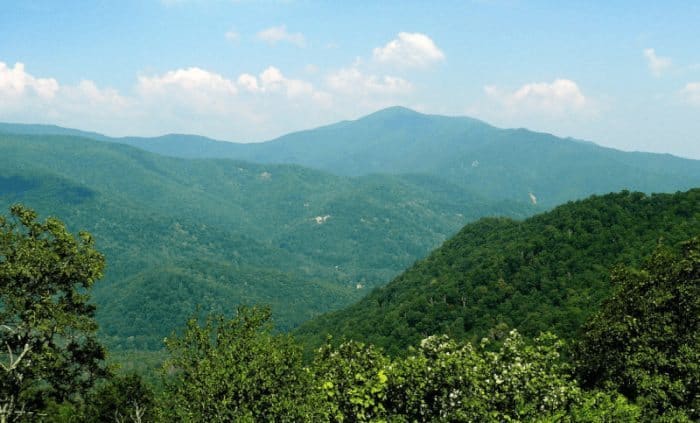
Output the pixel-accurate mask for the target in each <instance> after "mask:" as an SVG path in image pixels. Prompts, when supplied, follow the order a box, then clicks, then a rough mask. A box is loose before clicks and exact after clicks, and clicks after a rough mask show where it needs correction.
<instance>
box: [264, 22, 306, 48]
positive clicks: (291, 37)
mask: <svg viewBox="0 0 700 423" xmlns="http://www.w3.org/2000/svg"><path fill="white" fill-rule="evenodd" d="M257 36H258V39H260V40H262V41H265V42H266V43H268V44H273V45H274V44H277V43H280V42H286V43H290V44H294V45H296V46H297V47H304V46H305V45H306V39H305V38H304V34H302V33H301V32H288V31H287V27H286V26H285V25H280V26H273V27H271V28H267V29H264V30H262V31H260V32H258V35H257Z"/></svg>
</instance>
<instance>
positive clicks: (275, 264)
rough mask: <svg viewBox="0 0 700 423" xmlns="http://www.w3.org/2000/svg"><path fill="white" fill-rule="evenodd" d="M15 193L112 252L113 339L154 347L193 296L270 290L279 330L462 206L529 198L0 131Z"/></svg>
mask: <svg viewBox="0 0 700 423" xmlns="http://www.w3.org/2000/svg"><path fill="white" fill-rule="evenodd" d="M75 163H80V166H76V165H75ZM18 201H21V202H23V203H25V204H28V205H31V206H32V207H33V208H34V209H36V210H37V211H38V212H39V213H40V214H42V215H47V214H51V215H57V216H60V217H61V219H62V220H64V221H65V222H66V224H67V225H68V226H69V227H70V228H76V229H77V228H80V229H85V230H88V231H90V233H92V234H93V235H94V236H95V239H96V240H97V241H96V242H97V244H96V245H97V247H98V248H99V249H100V251H102V252H104V253H105V254H106V255H107V257H109V267H108V268H107V270H106V272H105V279H104V281H103V282H102V283H100V284H98V286H96V287H95V290H94V293H93V298H94V301H95V303H96V304H97V305H98V311H97V319H98V322H99V323H100V327H101V331H100V336H101V339H103V340H104V342H105V343H106V344H107V345H108V346H109V347H110V349H113V350H117V349H118V350H134V349H150V350H157V349H160V348H162V344H161V340H162V339H163V337H164V336H166V335H168V334H169V333H170V332H171V331H172V330H174V329H176V328H178V327H180V326H181V325H182V323H184V322H185V320H186V319H187V316H189V315H190V314H191V313H192V312H193V311H194V309H195V306H196V305H197V304H199V305H200V306H201V307H202V310H203V312H206V313H220V314H227V315H231V313H232V312H233V311H234V310H235V308H236V306H237V305H238V304H242V303H249V304H252V303H264V304H269V305H270V306H271V307H272V308H273V310H274V312H275V316H276V320H275V323H276V325H277V328H278V329H282V330H288V329H291V328H293V327H295V326H297V325H299V324H300V323H301V322H303V321H305V320H308V319H310V318H311V317H313V316H316V315H318V314H320V313H322V312H325V311H327V310H331V309H337V308H339V307H341V306H344V305H347V304H349V303H350V302H352V301H354V300H356V299H359V298H360V297H361V296H363V295H364V294H365V293H366V292H367V291H368V290H369V289H371V288H373V287H375V286H377V285H379V284H382V283H384V282H386V281H387V280H389V279H391V278H392V277H393V276H394V275H395V274H396V273H398V272H399V271H401V270H402V269H404V268H405V267H406V266H408V265H410V264H411V263H413V262H414V261H415V260H416V259H417V258H419V257H422V256H423V255H425V254H426V253H427V252H428V251H429V250H430V249H432V248H435V247H436V246H437V245H439V243H440V242H442V241H443V240H444V239H445V238H446V237H447V236H449V235H450V234H451V233H453V232H454V231H456V230H458V228H459V227H461V226H462V225H463V224H464V223H466V222H468V221H470V220H473V219H475V218H478V217H480V216H484V215H489V214H494V213H495V214H507V215H510V216H523V215H525V214H528V213H532V212H534V211H535V210H537V208H536V207H532V206H529V205H523V204H516V203H512V202H511V203H509V202H500V203H497V204H496V203H494V202H491V201H490V200H487V199H483V198H480V197H479V196H475V195H473V194H471V193H470V192H469V191H467V190H464V189H463V188H460V187H458V186H455V185H454V184H449V183H445V182H444V181H441V180H436V179H434V178H429V177H425V176H386V175H383V176H382V175H373V176H367V177H363V178H347V177H338V176H333V175H329V174H325V173H322V172H318V171H312V170H309V169H304V168H301V167H298V166H278V165H255V164H250V163H243V162H235V161H231V160H182V159H173V158H168V157H162V156H158V155H155V154H150V153H147V152H144V151H140V150H137V149H135V148H132V147H128V146H124V145H120V144H114V143H106V142H97V141H91V140H89V139H85V138H78V137H74V136H39V135H31V136H30V135H25V136H19V135H8V134H0V206H3V205H9V204H10V203H12V202H18ZM319 216H320V217H323V216H330V217H329V218H328V219H326V221H325V222H323V221H322V222H321V223H317V221H316V219H315V218H316V217H319ZM358 287H359V288H358Z"/></svg>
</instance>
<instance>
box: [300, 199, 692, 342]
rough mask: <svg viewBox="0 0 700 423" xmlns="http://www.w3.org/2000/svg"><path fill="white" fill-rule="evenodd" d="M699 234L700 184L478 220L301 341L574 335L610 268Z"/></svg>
mask: <svg viewBox="0 0 700 423" xmlns="http://www.w3.org/2000/svg"><path fill="white" fill-rule="evenodd" d="M698 233H700V189H694V190H690V191H688V192H682V193H681V192H679V193H676V194H654V195H650V196H648V195H645V194H642V193H633V192H622V193H619V194H608V195H604V196H594V197H591V198H589V199H586V200H582V201H577V202H571V203H568V204H565V205H562V206H560V207H557V208H555V209H554V210H552V211H550V212H547V213H544V214H540V215H537V216H534V217H531V218H529V219H526V220H525V221H522V222H518V221H514V220H511V219H505V218H486V219H482V220H480V221H478V222H475V223H471V224H468V225H466V226H465V227H464V228H463V229H462V230H461V231H460V232H459V233H458V234H457V235H456V236H455V237H453V238H452V239H450V240H449V241H447V242H445V244H443V246H442V247H440V248H439V249H437V250H436V251H434V252H433V253H431V254H430V255H429V256H428V257H427V258H426V259H424V260H421V261H419V262H417V263H416V264H415V265H413V266H412V267H411V268H409V269H408V270H406V272H404V273H403V274H402V275H400V276H399V277H397V278H396V279H394V280H393V281H392V282H390V283H389V284H388V285H386V286H384V287H381V288H377V289H375V290H374V291H373V292H371V293H370V294H369V295H368V296H367V297H365V298H363V299H362V300H360V301H359V302H358V303H356V304H354V305H352V306H350V307H347V308H345V309H343V310H341V311H337V312H332V313H329V314H326V315H323V316H320V317H318V318H315V319H313V320H311V321H310V322H307V323H305V324H304V325H302V326H301V327H300V328H299V329H297V330H296V331H295V336H296V337H297V338H299V339H300V340H302V341H303V342H304V343H305V344H306V345H307V346H308V347H315V346H317V345H320V344H321V343H322V341H323V339H324V337H325V336H326V334H327V333H330V334H332V335H334V336H335V337H336V338H338V339H340V338H343V337H345V338H348V339H354V340H361V341H366V342H370V343H372V344H375V345H378V346H382V347H384V348H385V349H386V350H387V351H389V352H391V353H394V354H401V353H403V352H404V351H405V348H406V347H408V346H409V345H414V344H415V343H416V342H418V341H419V340H420V339H422V338H424V337H426V336H428V335H430V334H435V333H444V334H448V335H450V337H453V338H455V339H469V340H472V341H476V340H478V339H481V338H482V337H489V338H492V339H498V338H501V337H503V336H504V335H505V334H506V333H507V332H508V330H510V329H511V328H517V329H518V330H519V331H520V332H521V333H523V334H524V335H526V336H534V335H536V334H537V333H539V332H540V331H545V330H550V331H553V332H554V333H556V334H557V335H559V336H561V337H563V338H565V339H573V338H574V337H575V335H576V333H577V330H578V328H579V327H580V326H581V324H582V323H583V322H584V321H585V320H586V319H587V318H588V317H589V316H590V315H591V314H592V313H593V312H594V311H595V310H596V309H597V307H598V306H599V304H600V303H601V301H602V300H603V299H604V298H606V297H607V296H608V295H609V294H610V292H611V284H610V281H609V278H608V276H607V275H608V272H609V270H610V269H611V268H612V267H613V266H615V265H618V264H624V265H637V264H639V263H640V260H641V259H642V258H643V257H645V256H646V255H648V254H650V253H651V252H652V251H653V250H654V248H655V247H656V246H657V245H658V244H664V245H668V246H675V245H676V244H677V243H678V242H680V241H682V240H685V239H687V238H689V237H691V236H694V235H697V234H698Z"/></svg>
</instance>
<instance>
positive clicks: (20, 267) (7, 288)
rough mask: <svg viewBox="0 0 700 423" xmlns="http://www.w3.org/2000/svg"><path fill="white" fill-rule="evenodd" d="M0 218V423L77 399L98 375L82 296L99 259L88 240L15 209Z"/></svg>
mask: <svg viewBox="0 0 700 423" xmlns="http://www.w3.org/2000/svg"><path fill="white" fill-rule="evenodd" d="M10 213H11V217H10V218H9V219H8V218H5V217H1V216H0V346H1V347H2V351H3V352H2V353H0V362H1V363H2V364H1V367H2V371H1V372H0V421H12V420H15V419H17V418H20V416H22V415H26V414H31V413H36V412H38V411H39V410H41V409H42V408H43V407H44V406H45V405H46V402H47V401H56V402H62V401H66V400H77V399H79V398H81V397H82V396H83V395H84V394H85V393H86V392H87V390H88V389H89V388H90V387H92V386H93V384H94V382H95V381H96V380H97V379H99V378H101V377H103V376H105V375H106V374H107V370H106V368H105V366H104V362H103V360H104V357H105V351H104V349H103V348H102V346H101V345H100V344H99V343H98V342H97V340H96V338H95V331H96V329H97V324H96V323H95V320H94V314H95V307H94V306H93V305H91V304H89V302H88V301H89V295H88V291H89V289H90V288H91V287H92V285H93V283H94V282H95V281H96V280H97V279H99V278H100V277H101V276H102V271H103V269H104V257H103V256H102V255H101V254H100V253H98V252H97V251H96V250H95V249H94V245H93V240H92V237H91V236H90V235H89V234H88V233H85V232H81V233H80V234H79V236H78V237H77V238H76V237H74V236H73V235H71V234H70V233H69V232H68V231H67V230H66V227H65V226H64V225H63V223H61V222H60V221H59V220H58V219H55V218H48V219H46V220H45V221H44V222H43V223H42V222H39V221H37V214H36V213H35V212H34V211H32V210H30V209H27V208H25V207H23V206H21V205H15V206H12V207H11V208H10Z"/></svg>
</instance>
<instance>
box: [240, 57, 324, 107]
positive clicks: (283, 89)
mask: <svg viewBox="0 0 700 423" xmlns="http://www.w3.org/2000/svg"><path fill="white" fill-rule="evenodd" d="M237 82H238V86H239V87H241V88H242V89H243V90H245V91H247V92H249V93H268V94H274V93H280V94H284V95H286V96H287V97H288V98H298V97H307V98H311V99H315V100H319V101H321V102H324V103H325V102H326V100H327V99H328V95H327V94H326V93H323V92H321V91H318V90H316V89H315V88H314V86H313V84H312V83H310V82H308V81H303V80H301V79H293V78H287V77H286V76H284V74H283V73H282V71H280V70H279V69H278V68H276V67H274V66H269V67H268V68H267V69H265V70H263V71H262V72H261V73H260V75H258V76H257V77H256V76H255V75H251V74H249V73H244V74H241V75H240V76H239V77H238V81H237Z"/></svg>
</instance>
